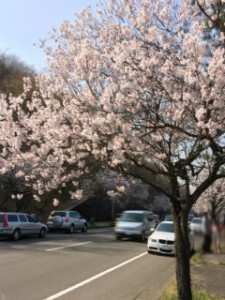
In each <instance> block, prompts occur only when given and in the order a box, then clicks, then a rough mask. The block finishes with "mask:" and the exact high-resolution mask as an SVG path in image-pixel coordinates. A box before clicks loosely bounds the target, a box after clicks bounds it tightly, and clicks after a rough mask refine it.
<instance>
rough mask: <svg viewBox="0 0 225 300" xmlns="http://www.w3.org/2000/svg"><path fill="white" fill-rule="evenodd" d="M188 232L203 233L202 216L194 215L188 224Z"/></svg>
mask: <svg viewBox="0 0 225 300" xmlns="http://www.w3.org/2000/svg"><path fill="white" fill-rule="evenodd" d="M189 229H190V233H193V234H204V221H203V219H202V218H199V217H194V218H193V219H192V220H191V222H190V224H189Z"/></svg>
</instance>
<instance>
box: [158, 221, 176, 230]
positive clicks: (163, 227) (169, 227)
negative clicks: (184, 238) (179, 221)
mask: <svg viewBox="0 0 225 300" xmlns="http://www.w3.org/2000/svg"><path fill="white" fill-rule="evenodd" d="M156 231H165V232H174V226H173V223H160V224H159V226H158V227H157V228H156Z"/></svg>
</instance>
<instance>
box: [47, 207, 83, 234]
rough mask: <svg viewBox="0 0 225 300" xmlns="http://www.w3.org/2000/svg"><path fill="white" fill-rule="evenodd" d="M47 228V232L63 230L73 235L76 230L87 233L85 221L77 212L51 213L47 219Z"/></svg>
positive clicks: (62, 211)
mask: <svg viewBox="0 0 225 300" xmlns="http://www.w3.org/2000/svg"><path fill="white" fill-rule="evenodd" d="M47 226H48V229H49V231H53V230H64V231H66V232H69V233H74V232H75V231H76V230H81V231H82V232H87V229H88V225H87V221H86V220H85V219H84V218H83V217H82V216H81V214H80V213H79V212H78V211H66V210H61V211H52V212H51V214H50V216H49V217H48V221H47Z"/></svg>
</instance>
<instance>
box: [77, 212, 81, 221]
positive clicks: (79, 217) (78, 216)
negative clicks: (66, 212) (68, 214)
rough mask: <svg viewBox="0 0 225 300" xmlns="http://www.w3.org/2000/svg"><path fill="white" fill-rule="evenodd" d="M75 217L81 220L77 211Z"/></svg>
mask: <svg viewBox="0 0 225 300" xmlns="http://www.w3.org/2000/svg"><path fill="white" fill-rule="evenodd" d="M76 217H77V219H82V217H81V215H80V214H79V212H77V211H76Z"/></svg>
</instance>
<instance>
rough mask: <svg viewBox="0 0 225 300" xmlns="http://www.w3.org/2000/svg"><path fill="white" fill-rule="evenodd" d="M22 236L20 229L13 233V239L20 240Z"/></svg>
mask: <svg viewBox="0 0 225 300" xmlns="http://www.w3.org/2000/svg"><path fill="white" fill-rule="evenodd" d="M20 238H21V233H20V230H19V229H16V230H14V232H13V234H12V240H13V241H18V240H19V239H20Z"/></svg>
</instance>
